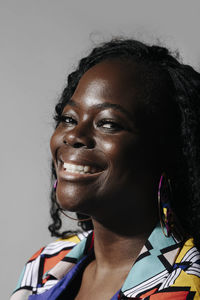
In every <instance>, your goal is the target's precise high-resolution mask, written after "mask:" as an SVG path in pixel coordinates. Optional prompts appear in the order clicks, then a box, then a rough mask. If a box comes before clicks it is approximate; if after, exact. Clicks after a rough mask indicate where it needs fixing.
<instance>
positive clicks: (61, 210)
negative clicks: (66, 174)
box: [53, 179, 92, 222]
mask: <svg viewBox="0 0 200 300" xmlns="http://www.w3.org/2000/svg"><path fill="white" fill-rule="evenodd" d="M57 184H58V180H57V179H56V180H55V182H54V185H53V188H54V190H55V191H56V188H57ZM56 205H57V206H58V209H59V210H60V212H61V213H62V214H63V215H64V216H66V217H67V218H69V219H71V220H73V221H78V222H85V221H90V220H91V219H92V218H91V217H89V218H85V219H78V218H73V217H71V216H69V215H67V214H66V212H65V211H64V210H63V209H62V208H61V207H60V206H59V204H58V202H57V201H56Z"/></svg>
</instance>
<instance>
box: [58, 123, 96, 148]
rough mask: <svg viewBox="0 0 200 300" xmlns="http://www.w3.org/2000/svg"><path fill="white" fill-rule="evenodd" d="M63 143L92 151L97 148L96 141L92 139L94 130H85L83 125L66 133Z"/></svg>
mask: <svg viewBox="0 0 200 300" xmlns="http://www.w3.org/2000/svg"><path fill="white" fill-rule="evenodd" d="M63 143H64V144H68V145H70V146H72V147H73V148H82V147H85V148H88V149H92V148H94V147H95V140H94V138H93V137H92V130H91V129H88V130H86V129H84V127H83V126H81V124H79V125H77V126H76V127H75V128H73V129H72V130H70V131H68V132H66V133H65V135H64V137H63Z"/></svg>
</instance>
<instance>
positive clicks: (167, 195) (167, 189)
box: [158, 172, 174, 237]
mask: <svg viewBox="0 0 200 300" xmlns="http://www.w3.org/2000/svg"><path fill="white" fill-rule="evenodd" d="M171 200H172V188H171V183H170V179H169V178H168V179H167V176H166V173H164V172H163V173H162V175H161V177H160V181H159V186H158V210H159V217H160V225H161V228H162V231H163V233H164V235H165V236H166V237H169V236H170V235H171V233H172V231H173V227H174V216H173V211H172V208H171Z"/></svg>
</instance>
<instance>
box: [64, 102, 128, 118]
mask: <svg viewBox="0 0 200 300" xmlns="http://www.w3.org/2000/svg"><path fill="white" fill-rule="evenodd" d="M67 105H70V106H76V107H78V106H79V105H78V104H77V103H76V102H75V101H74V100H73V99H70V100H69V101H68V103H67ZM93 107H94V108H96V109H100V110H101V109H102V110H103V109H105V108H112V109H114V110H117V111H120V112H122V113H123V114H125V115H126V116H127V117H128V118H129V119H130V120H131V121H133V116H132V115H131V113H130V112H128V111H127V110H126V109H125V108H123V107H122V106H121V105H119V104H114V103H110V102H104V103H100V104H96V105H94V106H93Z"/></svg>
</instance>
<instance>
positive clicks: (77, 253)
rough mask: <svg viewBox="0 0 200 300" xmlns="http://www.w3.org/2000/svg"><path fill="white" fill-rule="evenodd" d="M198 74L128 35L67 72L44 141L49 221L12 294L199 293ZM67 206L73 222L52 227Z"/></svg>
mask: <svg viewBox="0 0 200 300" xmlns="http://www.w3.org/2000/svg"><path fill="white" fill-rule="evenodd" d="M199 94H200V75H199V73H197V72H196V71H195V70H194V69H192V68H191V67H190V66H186V65H183V64H181V63H180V62H179V61H178V60H177V59H176V58H175V57H173V56H172V54H170V53H169V51H168V50H167V49H165V48H162V47H158V46H148V45H146V44H143V43H141V42H138V41H135V40H112V41H110V42H108V43H105V44H103V45H100V46H99V47H97V48H95V49H94V50H93V51H92V52H91V53H90V54H89V55H88V57H86V58H83V59H82V60H81V61H80V63H79V66H78V68H77V70H76V71H75V72H73V73H72V74H70V75H69V77H68V84H67V86H66V88H65V89H64V91H63V94H62V96H61V99H60V101H59V103H58V104H57V105H56V115H55V120H56V128H55V131H54V133H53V135H52V138H51V141H50V146H51V152H52V158H53V163H52V174H53V178H54V179H55V180H56V184H55V185H54V188H53V189H52V194H51V197H52V207H51V216H52V219H53V223H52V224H51V225H50V226H49V229H50V232H51V234H52V235H53V236H58V237H61V239H59V240H58V241H56V242H53V243H51V244H49V245H47V246H46V247H44V248H42V249H41V250H40V251H39V252H38V253H36V254H35V255H34V256H33V257H32V258H31V259H30V260H29V261H28V262H27V264H26V266H25V268H24V271H23V273H22V276H21V278H20V280H19V283H18V286H17V288H16V290H15V292H14V294H13V296H12V297H11V299H12V300H17V299H19V300H22V299H29V300H34V299H38V300H39V299H43V300H44V299H50V300H54V299H68V300H70V299H75V300H80V299H81V300H85V299H87V300H92V299H93V300H94V299H95V300H100V299H101V300H102V299H104V300H109V299H112V300H115V299H146V300H147V299H152V300H153V299H163V300H164V299H179V300H184V299H199V297H200V253H199V250H200V229H199V228H200V200H199V199H200V180H199V178H200V163H199V162H200V151H199V150H200V141H199V129H200V96H199ZM68 211H71V212H76V213H77V217H78V219H77V220H79V222H80V225H81V226H82V229H83V230H84V231H83V232H82V233H78V232H74V233H72V232H69V231H65V232H63V233H60V232H59V230H60V228H61V220H60V213H64V214H65V215H68Z"/></svg>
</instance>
